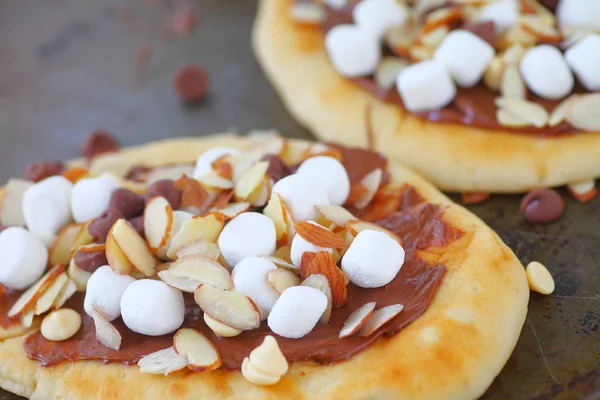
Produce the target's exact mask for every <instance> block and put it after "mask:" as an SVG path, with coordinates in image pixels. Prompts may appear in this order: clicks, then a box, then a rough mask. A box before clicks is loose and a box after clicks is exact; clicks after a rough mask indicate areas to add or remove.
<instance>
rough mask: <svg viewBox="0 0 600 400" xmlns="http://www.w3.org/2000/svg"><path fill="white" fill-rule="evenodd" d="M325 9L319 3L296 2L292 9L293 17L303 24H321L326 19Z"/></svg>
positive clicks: (291, 14)
mask: <svg viewBox="0 0 600 400" xmlns="http://www.w3.org/2000/svg"><path fill="white" fill-rule="evenodd" d="M325 15H326V14H325V9H324V8H323V6H322V5H321V4H319V3H313V2H297V1H296V2H294V3H293V4H292V7H291V9H290V16H291V17H292V19H293V20H294V21H296V22H298V23H301V24H309V25H319V24H321V23H322V22H323V21H324V20H325Z"/></svg>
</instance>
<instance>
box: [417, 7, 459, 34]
mask: <svg viewBox="0 0 600 400" xmlns="http://www.w3.org/2000/svg"><path fill="white" fill-rule="evenodd" d="M462 17H463V12H462V10H461V8H460V7H442V8H438V9H437V10H434V11H432V12H430V13H428V14H427V16H426V17H425V23H424V25H423V27H422V28H421V32H424V33H427V32H431V31H433V30H435V29H437V28H439V27H441V26H445V27H450V26H451V25H452V24H453V23H455V22H457V21H460V19H461V18H462Z"/></svg>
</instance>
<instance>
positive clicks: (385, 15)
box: [352, 0, 408, 38]
mask: <svg viewBox="0 0 600 400" xmlns="http://www.w3.org/2000/svg"><path fill="white" fill-rule="evenodd" d="M352 15H353V17H354V22H355V23H356V24H357V25H358V26H359V27H360V28H361V29H363V30H365V31H367V32H369V33H371V34H372V35H373V36H375V37H377V38H381V37H382V36H383V35H384V34H385V32H386V31H387V30H388V29H390V28H392V27H394V26H398V25H402V24H404V23H405V22H406V19H407V18H408V13H407V12H406V9H405V8H404V7H402V6H401V5H400V2H399V1H397V0H362V1H361V2H359V3H358V4H357V5H356V7H354V10H353V12H352Z"/></svg>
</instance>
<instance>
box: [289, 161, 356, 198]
mask: <svg viewBox="0 0 600 400" xmlns="http://www.w3.org/2000/svg"><path fill="white" fill-rule="evenodd" d="M296 173H297V174H298V175H301V176H303V177H306V178H308V179H309V180H310V179H313V180H317V181H319V183H321V185H322V186H323V187H324V188H325V190H326V191H327V195H328V196H329V202H330V203H331V204H335V205H336V206H341V205H343V204H344V203H345V202H346V200H348V196H349V195H350V178H349V177H348V172H346V168H344V165H343V164H342V163H341V162H339V161H338V160H336V159H335V158H333V157H329V156H316V157H311V158H309V159H307V160H306V161H304V162H303V163H302V164H301V165H300V167H299V168H298V170H297V171H296Z"/></svg>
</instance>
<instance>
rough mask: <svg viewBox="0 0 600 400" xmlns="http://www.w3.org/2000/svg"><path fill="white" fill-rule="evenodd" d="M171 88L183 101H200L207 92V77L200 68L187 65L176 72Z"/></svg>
mask: <svg viewBox="0 0 600 400" xmlns="http://www.w3.org/2000/svg"><path fill="white" fill-rule="evenodd" d="M173 86H174V88H175V92H177V94H178V95H179V97H181V98H182V99H183V100H185V101H189V102H196V101H200V100H202V99H204V97H205V96H206V92H207V91H208V75H207V73H206V71H204V70H203V69H202V68H200V67H198V66H196V65H188V66H186V67H183V68H181V69H180V70H179V71H177V73H176V74H175V77H174V78H173Z"/></svg>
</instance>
